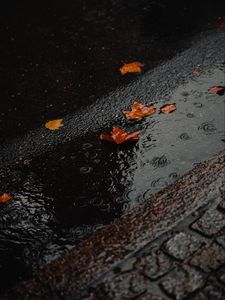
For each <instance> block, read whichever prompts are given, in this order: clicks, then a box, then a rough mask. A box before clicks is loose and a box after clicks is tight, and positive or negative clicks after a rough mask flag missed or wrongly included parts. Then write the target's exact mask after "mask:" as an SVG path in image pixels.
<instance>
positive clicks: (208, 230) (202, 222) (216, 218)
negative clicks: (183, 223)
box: [191, 209, 225, 236]
mask: <svg viewBox="0 0 225 300" xmlns="http://www.w3.org/2000/svg"><path fill="white" fill-rule="evenodd" d="M224 226H225V217H224V215H223V214H222V213H220V212H219V211H218V210H211V209H210V210H208V211H207V212H206V213H205V214H204V215H203V216H202V217H201V218H200V219H199V220H197V221H196V222H195V223H193V224H192V226H191V228H192V229H194V230H196V231H199V232H201V233H203V234H204V235H206V236H212V235H213V234H216V233H217V232H219V231H220V230H221V229H222V228H223V227H224Z"/></svg>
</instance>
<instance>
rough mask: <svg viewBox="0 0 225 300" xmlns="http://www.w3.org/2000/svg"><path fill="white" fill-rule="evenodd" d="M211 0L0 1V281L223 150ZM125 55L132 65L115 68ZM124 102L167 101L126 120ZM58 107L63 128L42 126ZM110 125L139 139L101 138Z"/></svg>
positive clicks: (220, 58)
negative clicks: (166, 110) (134, 69)
mask: <svg viewBox="0 0 225 300" xmlns="http://www.w3.org/2000/svg"><path fill="white" fill-rule="evenodd" d="M222 2H223V1H217V5H215V3H214V1H207V3H205V2H204V1H199V2H198V3H195V5H193V3H192V2H191V1H184V2H182V4H181V3H176V5H175V4H173V5H171V3H170V4H169V3H167V1H139V2H134V1H130V2H129V3H126V2H125V1H107V3H105V2H104V1H91V3H90V1H82V2H80V1H77V2H76V3H74V2H72V1H69V2H68V3H63V6H62V5H54V6H53V5H50V4H45V5H43V6H42V5H41V4H40V3H39V4H36V5H35V6H33V4H32V7H31V5H29V4H28V3H27V2H23V4H21V3H20V4H15V3H14V5H9V4H8V6H7V7H4V9H3V10H2V11H1V13H0V14H1V24H2V26H1V29H0V31H1V38H3V42H1V43H0V51H1V60H2V63H1V67H0V68H1V76H2V78H1V83H2V89H1V99H2V100H1V103H0V108H1V110H0V136H1V137H0V139H1V145H0V151H1V157H0V162H1V166H2V169H1V173H0V178H1V191H0V192H7V193H9V194H11V195H12V196H13V199H12V201H10V202H8V203H6V204H4V205H1V207H0V220H1V221H0V228H1V231H0V253H1V255H0V257H1V258H0V274H2V275H3V274H4V276H3V277H4V279H3V281H2V284H1V287H0V289H1V290H4V289H6V288H8V287H10V286H12V285H13V284H15V283H16V282H18V281H19V280H21V279H24V278H28V277H30V276H32V273H33V272H35V271H36V270H37V269H39V268H40V267H42V266H44V265H45V264H46V263H48V262H50V261H51V260H53V259H55V258H56V257H58V256H59V255H60V254H62V253H64V252H65V251H67V250H68V249H71V248H72V247H74V246H76V245H78V244H79V243H80V242H81V241H82V240H83V239H85V238H87V237H88V236H90V235H91V234H93V232H95V231H96V230H97V229H99V228H101V227H102V226H104V225H105V224H108V223H110V222H111V221H112V220H113V219H115V218H117V217H119V216H121V215H122V214H123V213H125V212H126V211H127V210H129V209H130V208H131V207H132V206H134V205H136V204H138V203H139V202H142V201H144V200H145V199H148V198H149V197H150V196H151V195H152V194H154V193H155V192H157V191H159V190H161V189H163V188H164V187H166V186H168V185H169V184H172V183H173V182H174V181H175V180H176V179H177V178H179V177H180V176H181V175H183V174H184V173H186V172H187V171H189V170H190V169H192V168H193V167H194V166H195V165H196V164H198V163H200V162H201V161H204V160H206V159H209V158H210V157H212V156H213V155H214V154H216V153H217V152H218V151H220V150H221V149H223V148H224V96H219V95H209V94H208V93H207V91H208V89H209V88H210V87H211V86H213V85H224V54H223V50H224V46H225V45H224V44H225V33H224V31H222V30H220V29H218V27H217V23H218V20H219V18H220V17H223V15H224V7H223V3H222ZM133 60H139V61H142V62H143V63H144V64H145V67H144V69H143V72H142V73H141V74H138V75H137V74H132V75H127V76H121V75H120V73H119V68H120V67H121V65H122V64H123V62H129V61H133ZM194 68H199V69H200V70H201V75H200V76H199V77H197V76H193V74H192V70H193V69H194ZM134 100H139V101H141V102H143V103H154V105H155V106H156V107H157V112H158V111H159V108H160V106H162V105H163V104H165V103H169V102H171V101H172V102H176V103H177V111H175V112H174V113H172V114H169V115H161V114H158V113H157V114H155V115H154V116H151V117H147V118H146V119H145V120H142V121H137V122H130V121H127V120H125V119H124V117H123V115H122V113H121V111H123V110H126V109H127V108H129V105H130V104H131V103H132V102H133V101H134ZM58 117H62V118H63V123H64V127H62V128H61V129H60V130H59V131H58V132H54V133H53V132H49V131H47V130H46V129H45V128H44V126H43V125H44V123H45V122H46V121H47V120H49V119H55V118H58ZM113 125H119V126H121V127H123V128H125V129H128V130H130V131H133V130H141V138H140V140H139V141H138V142H137V143H135V144H128V145H121V146H119V147H118V146H115V145H111V144H106V143H103V142H101V141H100V140H99V134H100V133H101V132H103V131H107V132H108V131H110V129H111V127H112V126H113ZM6 270H7V272H6ZM10 270H11V271H10ZM6 274H9V275H6Z"/></svg>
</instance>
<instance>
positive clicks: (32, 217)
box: [0, 65, 225, 288]
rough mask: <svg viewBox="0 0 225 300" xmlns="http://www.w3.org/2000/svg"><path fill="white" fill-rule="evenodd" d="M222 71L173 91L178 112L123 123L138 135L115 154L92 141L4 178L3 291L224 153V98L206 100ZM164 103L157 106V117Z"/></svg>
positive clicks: (83, 141) (28, 162) (25, 165)
mask: <svg viewBox="0 0 225 300" xmlns="http://www.w3.org/2000/svg"><path fill="white" fill-rule="evenodd" d="M223 70H224V66H223V65H220V66H219V67H217V68H216V67H215V69H214V70H211V71H210V72H207V73H205V74H204V73H203V74H202V75H201V76H200V77H193V78H192V79H190V81H189V82H188V83H187V84H185V85H183V86H180V87H179V88H178V89H177V90H175V91H174V93H173V94H172V96H171V102H176V103H177V110H176V111H175V112H173V113H171V114H168V115H163V114H155V115H153V116H151V117H147V118H146V120H144V121H138V122H134V123H133V122H127V128H128V129H129V130H131V131H133V130H136V129H140V130H141V132H142V134H141V138H140V140H139V141H138V142H137V143H135V144H132V143H130V144H124V145H120V146H116V145H113V144H110V143H104V142H101V141H100V140H99V138H98V135H97V136H96V135H89V136H86V137H85V138H82V139H79V140H75V141H73V142H71V143H67V144H66V145H60V146H58V147H57V148H56V149H55V150H54V151H53V152H51V153H48V154H45V155H43V156H40V157H38V158H35V159H33V160H25V161H21V163H20V164H18V166H17V167H15V170H14V173H13V174H11V173H10V174H11V175H8V174H7V173H4V174H2V175H1V182H2V186H4V187H5V189H7V191H8V192H10V194H12V195H13V200H11V201H10V202H8V203H7V204H4V205H2V206H1V212H0V228H1V230H0V274H1V277H2V278H3V280H2V286H3V287H4V288H7V287H9V286H10V285H12V284H14V283H15V282H17V281H19V280H20V279H24V278H27V277H29V276H31V274H32V272H34V271H35V270H37V269H39V268H40V267H43V266H44V265H45V264H46V263H48V262H50V261H52V260H54V259H55V258H56V257H57V256H59V255H60V254H62V253H64V252H65V251H67V250H68V249H71V248H72V247H74V246H76V245H78V244H79V243H80V242H81V241H82V240H84V239H86V238H87V237H88V236H90V235H91V234H93V232H95V231H96V230H98V229H99V228H101V227H102V226H104V225H105V224H108V223H110V222H111V221H112V220H114V219H115V218H117V217H119V216H121V215H122V214H123V213H125V212H126V211H128V210H129V209H130V208H131V207H133V206H134V205H136V204H137V203H139V202H142V201H144V200H145V199H148V198H149V197H150V196H151V195H152V194H154V193H155V192H157V191H159V190H161V189H163V188H164V187H166V186H168V185H169V184H172V183H173V182H174V181H175V180H177V179H178V178H180V176H181V175H183V174H184V173H186V172H187V171H189V170H191V169H192V168H193V167H194V166H196V165H197V164H199V163H200V162H201V161H204V160H207V159H209V158H210V157H212V156H213V155H214V154H216V153H218V152H219V151H220V150H222V149H224V129H225V128H224V96H219V95H210V94H208V93H207V90H208V89H209V88H210V87H211V86H213V85H224V71H223ZM164 103H165V101H163V99H159V100H158V102H157V103H156V104H155V106H156V107H157V110H158V111H159V107H160V106H161V105H163V104H164ZM98 134H100V132H99V133H98Z"/></svg>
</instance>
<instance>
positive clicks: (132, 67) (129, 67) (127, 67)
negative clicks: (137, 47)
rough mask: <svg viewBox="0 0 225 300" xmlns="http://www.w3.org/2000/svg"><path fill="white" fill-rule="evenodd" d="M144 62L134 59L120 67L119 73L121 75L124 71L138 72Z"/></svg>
mask: <svg viewBox="0 0 225 300" xmlns="http://www.w3.org/2000/svg"><path fill="white" fill-rule="evenodd" d="M143 66H144V64H142V63H141V62H139V61H134V62H132V63H129V64H124V65H123V66H122V67H121V68H120V73H121V74H122V75H124V74H126V73H140V72H141V67H143Z"/></svg>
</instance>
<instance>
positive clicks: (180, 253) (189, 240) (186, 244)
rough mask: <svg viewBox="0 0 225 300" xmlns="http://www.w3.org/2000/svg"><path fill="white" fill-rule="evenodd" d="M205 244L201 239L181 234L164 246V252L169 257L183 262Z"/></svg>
mask: <svg viewBox="0 0 225 300" xmlns="http://www.w3.org/2000/svg"><path fill="white" fill-rule="evenodd" d="M203 244H204V241H203V240H201V239H200V238H196V237H195V236H194V235H191V234H186V233H184V232H180V233H178V234H176V235H175V236H173V237H172V238H170V239H169V240H168V241H167V242H166V243H165V244H164V250H165V252H167V253H168V254H169V255H171V256H173V257H175V258H177V259H181V260H183V259H185V258H186V257H187V256H190V255H191V254H193V253H194V252H195V251H197V250H198V249H199V248H200V247H201V246H202V245H203Z"/></svg>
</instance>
